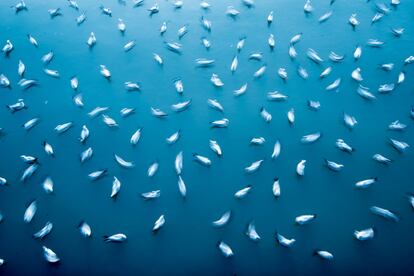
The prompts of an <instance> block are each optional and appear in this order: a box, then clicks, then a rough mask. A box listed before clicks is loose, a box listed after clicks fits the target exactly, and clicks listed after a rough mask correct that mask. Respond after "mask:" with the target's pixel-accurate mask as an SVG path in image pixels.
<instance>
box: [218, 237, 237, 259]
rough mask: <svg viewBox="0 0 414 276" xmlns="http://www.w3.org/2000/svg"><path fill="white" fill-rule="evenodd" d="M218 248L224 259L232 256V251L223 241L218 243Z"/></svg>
mask: <svg viewBox="0 0 414 276" xmlns="http://www.w3.org/2000/svg"><path fill="white" fill-rule="evenodd" d="M218 248H219V249H220V251H221V253H222V254H223V256H224V257H226V258H230V257H232V256H233V255H234V253H233V250H232V249H231V248H230V246H229V245H228V244H227V243H225V242H223V241H221V242H219V243H218Z"/></svg>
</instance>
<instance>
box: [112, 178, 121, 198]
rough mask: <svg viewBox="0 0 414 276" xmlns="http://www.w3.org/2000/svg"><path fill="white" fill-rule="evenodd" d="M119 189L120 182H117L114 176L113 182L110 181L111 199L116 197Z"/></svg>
mask: <svg viewBox="0 0 414 276" xmlns="http://www.w3.org/2000/svg"><path fill="white" fill-rule="evenodd" d="M120 189H121V181H119V179H118V178H116V176H114V180H113V181H112V191H111V198H115V197H116V196H117V195H118V193H119V190H120Z"/></svg>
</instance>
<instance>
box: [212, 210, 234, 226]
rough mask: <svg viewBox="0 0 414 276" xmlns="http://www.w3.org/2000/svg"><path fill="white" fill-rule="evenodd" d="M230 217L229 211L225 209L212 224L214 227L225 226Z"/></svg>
mask: <svg viewBox="0 0 414 276" xmlns="http://www.w3.org/2000/svg"><path fill="white" fill-rule="evenodd" d="M230 218H231V211H227V212H225V213H224V214H222V215H221V217H220V218H219V219H217V220H215V221H213V226H215V227H223V226H225V225H226V224H227V223H228V222H229V221H230Z"/></svg>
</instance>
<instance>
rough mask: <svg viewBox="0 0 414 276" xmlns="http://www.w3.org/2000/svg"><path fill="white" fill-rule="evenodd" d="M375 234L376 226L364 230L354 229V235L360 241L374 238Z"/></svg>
mask: <svg viewBox="0 0 414 276" xmlns="http://www.w3.org/2000/svg"><path fill="white" fill-rule="evenodd" d="M374 235H375V229H374V228H367V229H363V230H355V231H354V237H355V238H356V239H357V240H359V241H366V240H371V239H373V238H374Z"/></svg>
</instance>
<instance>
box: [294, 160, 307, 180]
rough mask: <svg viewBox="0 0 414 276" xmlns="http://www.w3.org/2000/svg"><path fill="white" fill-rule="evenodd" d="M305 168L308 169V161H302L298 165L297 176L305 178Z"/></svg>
mask: <svg viewBox="0 0 414 276" xmlns="http://www.w3.org/2000/svg"><path fill="white" fill-rule="evenodd" d="M305 168H306V160H301V161H300V162H299V163H298V164H297V165H296V173H297V175H299V176H304V175H305Z"/></svg>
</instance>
